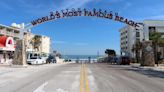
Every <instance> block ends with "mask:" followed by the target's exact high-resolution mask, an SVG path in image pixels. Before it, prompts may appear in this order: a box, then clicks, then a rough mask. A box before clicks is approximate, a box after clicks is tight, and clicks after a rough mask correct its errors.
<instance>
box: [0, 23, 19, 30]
mask: <svg viewBox="0 0 164 92" xmlns="http://www.w3.org/2000/svg"><path fill="white" fill-rule="evenodd" d="M0 26H4V27H6V28H11V29H14V30H19V28H14V27H10V26H6V25H3V24H0Z"/></svg>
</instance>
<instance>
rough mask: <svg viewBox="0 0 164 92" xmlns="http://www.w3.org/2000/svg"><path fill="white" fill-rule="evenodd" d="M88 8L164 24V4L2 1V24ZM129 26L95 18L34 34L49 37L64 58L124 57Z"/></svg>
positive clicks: (140, 0) (55, 24) (162, 0)
mask: <svg viewBox="0 0 164 92" xmlns="http://www.w3.org/2000/svg"><path fill="white" fill-rule="evenodd" d="M72 8H87V9H93V8H96V9H102V10H112V11H114V12H118V13H119V15H121V16H123V17H126V18H128V19H132V20H134V21H136V22H142V21H143V20H147V19H151V20H164V0H1V1H0V24H4V25H8V26H10V25H11V23H13V22H14V23H17V24H20V23H25V24H28V23H30V22H31V21H32V20H35V19H37V18H40V17H43V16H46V15H49V13H50V12H51V11H56V10H62V9H72ZM124 26H126V25H125V24H123V23H120V22H116V21H113V20H107V19H100V18H95V17H72V18H68V19H59V20H55V21H51V22H46V23H44V24H41V25H38V26H36V27H34V28H32V33H34V34H39V35H45V36H49V37H50V38H51V39H52V47H53V49H55V50H57V51H58V52H60V53H61V54H63V55H96V54H97V52H99V53H100V54H104V51H105V49H107V48H109V49H114V50H116V52H117V54H120V34H119V29H120V28H122V27H124Z"/></svg>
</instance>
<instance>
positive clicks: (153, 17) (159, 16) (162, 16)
mask: <svg viewBox="0 0 164 92" xmlns="http://www.w3.org/2000/svg"><path fill="white" fill-rule="evenodd" d="M146 19H156V20H164V14H162V15H156V16H150V17H148V18H146Z"/></svg>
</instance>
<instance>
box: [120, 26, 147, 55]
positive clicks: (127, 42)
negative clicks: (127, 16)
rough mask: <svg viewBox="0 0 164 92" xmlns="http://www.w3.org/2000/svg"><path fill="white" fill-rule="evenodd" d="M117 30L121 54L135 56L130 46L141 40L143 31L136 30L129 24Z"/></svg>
mask: <svg viewBox="0 0 164 92" xmlns="http://www.w3.org/2000/svg"><path fill="white" fill-rule="evenodd" d="M119 31H120V47H121V55H125V56H130V57H135V53H134V52H132V48H133V45H134V44H135V43H136V42H137V41H138V42H139V41H140V42H142V41H143V39H144V35H143V31H139V30H136V29H135V28H134V27H132V26H129V25H127V26H125V27H123V28H121V29H120V30H119Z"/></svg>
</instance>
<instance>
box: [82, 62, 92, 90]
mask: <svg viewBox="0 0 164 92" xmlns="http://www.w3.org/2000/svg"><path fill="white" fill-rule="evenodd" d="M84 88H85V92H90V89H89V80H88V69H87V66H86V64H83V63H82V64H81V69H80V92H84Z"/></svg>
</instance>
